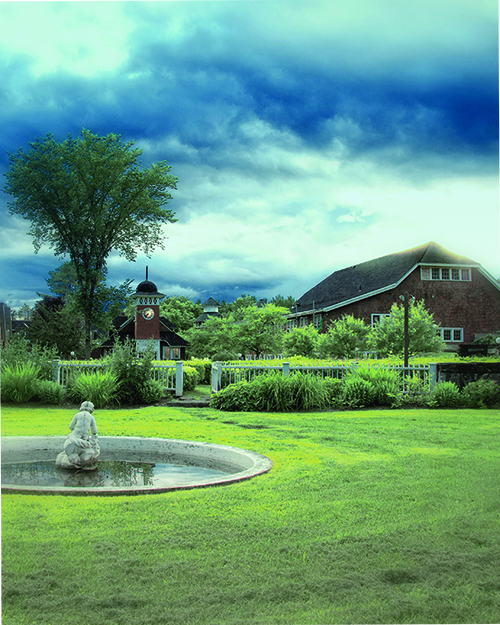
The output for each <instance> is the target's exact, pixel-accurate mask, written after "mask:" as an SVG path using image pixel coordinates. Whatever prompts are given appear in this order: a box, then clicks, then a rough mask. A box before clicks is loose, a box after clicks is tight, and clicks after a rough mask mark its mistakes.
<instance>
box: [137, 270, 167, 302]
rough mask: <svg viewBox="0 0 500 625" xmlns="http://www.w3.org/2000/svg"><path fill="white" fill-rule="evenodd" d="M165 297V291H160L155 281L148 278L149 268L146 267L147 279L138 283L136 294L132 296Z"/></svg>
mask: <svg viewBox="0 0 500 625" xmlns="http://www.w3.org/2000/svg"><path fill="white" fill-rule="evenodd" d="M148 296H150V297H151V296H156V297H165V295H164V294H163V293H158V287H157V286H156V284H155V283H154V282H151V281H150V280H148V268H147V267H146V279H145V280H144V281H143V282H141V283H140V284H138V285H137V288H136V290H135V294H134V295H133V296H132V297H148Z"/></svg>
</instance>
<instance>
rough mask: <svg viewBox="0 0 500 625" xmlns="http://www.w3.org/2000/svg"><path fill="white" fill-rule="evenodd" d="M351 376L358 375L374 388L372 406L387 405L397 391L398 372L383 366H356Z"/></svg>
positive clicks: (393, 398) (390, 402)
mask: <svg viewBox="0 0 500 625" xmlns="http://www.w3.org/2000/svg"><path fill="white" fill-rule="evenodd" d="M351 377H358V378H361V379H363V380H366V381H367V382H369V383H370V384H371V385H372V386H373V388H374V390H375V398H374V403H373V404H368V405H374V406H388V405H391V404H392V403H393V401H394V400H395V398H396V397H397V395H398V393H399V384H398V374H397V373H396V372H395V371H393V370H391V369H387V368H385V367H368V366H366V365H361V366H359V367H357V368H356V369H355V370H354V371H353V373H352V375H351Z"/></svg>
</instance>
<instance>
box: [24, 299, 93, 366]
mask: <svg viewBox="0 0 500 625" xmlns="http://www.w3.org/2000/svg"><path fill="white" fill-rule="evenodd" d="M27 337H28V339H29V340H30V341H31V342H32V343H38V344H39V345H42V346H44V347H47V348H53V349H55V350H57V353H58V354H59V355H60V356H62V357H63V358H69V356H70V354H71V352H73V353H75V354H76V355H77V356H81V355H82V352H83V343H84V340H83V339H84V335H83V327H82V323H81V319H80V318H78V317H76V316H75V315H74V314H73V312H72V311H71V309H70V308H69V307H68V306H66V304H65V302H64V299H63V298H62V297H50V296H48V295H45V296H44V297H43V299H42V300H41V301H39V302H37V303H36V305H35V312H34V314H33V319H32V321H31V325H30V327H29V329H28V331H27Z"/></svg>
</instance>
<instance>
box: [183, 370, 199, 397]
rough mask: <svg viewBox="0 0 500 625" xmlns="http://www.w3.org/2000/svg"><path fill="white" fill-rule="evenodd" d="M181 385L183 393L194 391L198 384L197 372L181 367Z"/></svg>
mask: <svg viewBox="0 0 500 625" xmlns="http://www.w3.org/2000/svg"><path fill="white" fill-rule="evenodd" d="M183 373H184V376H183V385H184V391H194V389H195V388H196V385H197V384H198V382H199V375H198V371H197V370H196V368H195V367H190V366H187V365H186V366H184V367H183Z"/></svg>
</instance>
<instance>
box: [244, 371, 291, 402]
mask: <svg viewBox="0 0 500 625" xmlns="http://www.w3.org/2000/svg"><path fill="white" fill-rule="evenodd" d="M292 384H293V380H291V378H290V377H288V378H287V377H285V376H283V374H282V373H281V372H279V371H273V372H272V373H269V374H267V375H259V376H258V377H256V378H255V380H253V381H252V382H249V383H248V389H247V393H248V397H249V399H251V400H252V402H253V408H250V410H259V411H263V412H286V411H288V410H291V409H292V406H293V388H292Z"/></svg>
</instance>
